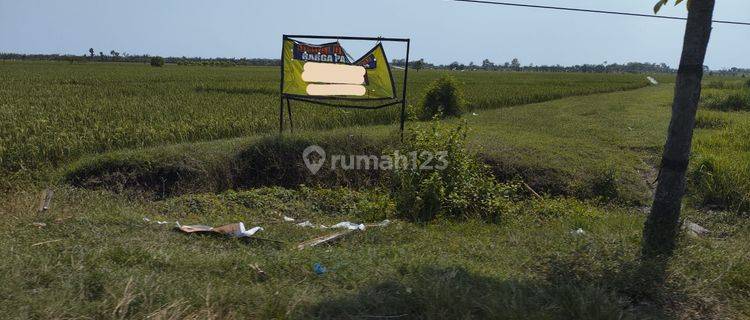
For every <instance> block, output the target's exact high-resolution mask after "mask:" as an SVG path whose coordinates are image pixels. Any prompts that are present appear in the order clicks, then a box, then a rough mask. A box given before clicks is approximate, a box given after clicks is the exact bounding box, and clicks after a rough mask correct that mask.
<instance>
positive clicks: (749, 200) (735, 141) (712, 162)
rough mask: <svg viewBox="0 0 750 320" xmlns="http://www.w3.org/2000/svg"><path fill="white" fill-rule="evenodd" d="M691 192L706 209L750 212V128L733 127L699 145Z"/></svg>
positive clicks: (701, 141)
mask: <svg viewBox="0 0 750 320" xmlns="http://www.w3.org/2000/svg"><path fill="white" fill-rule="evenodd" d="M694 150H695V151H694V154H695V156H694V158H693V159H692V160H691V166H690V171H689V175H688V182H689V190H690V192H691V194H692V195H694V196H695V197H696V200H698V202H699V203H700V204H702V205H707V206H717V207H720V208H722V209H727V210H732V211H735V212H748V211H750V124H748V123H746V122H740V123H736V124H732V125H729V126H727V127H725V128H723V129H721V130H720V131H718V132H717V133H715V134H711V135H710V136H707V137H704V138H702V139H700V140H698V141H697V143H696V145H695V147H694Z"/></svg>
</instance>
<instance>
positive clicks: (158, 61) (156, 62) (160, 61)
mask: <svg viewBox="0 0 750 320" xmlns="http://www.w3.org/2000/svg"><path fill="white" fill-rule="evenodd" d="M151 66H152V67H163V66H164V58H162V57H151Z"/></svg>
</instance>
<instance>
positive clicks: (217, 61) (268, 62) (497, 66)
mask: <svg viewBox="0 0 750 320" xmlns="http://www.w3.org/2000/svg"><path fill="white" fill-rule="evenodd" d="M152 57H153V56H151V55H147V54H129V53H127V52H122V53H120V52H118V51H115V50H110V51H109V54H106V53H105V52H103V51H98V52H97V51H96V50H94V48H89V49H88V51H87V53H86V54H83V55H70V54H21V53H2V52H0V60H52V61H70V62H71V63H84V62H133V63H147V64H148V63H151V58H152ZM164 62H165V63H168V64H176V65H182V66H216V67H232V66H279V65H281V60H279V59H257V58H256V59H249V58H202V57H184V56H183V57H164ZM391 65H393V66H396V67H400V68H403V67H405V66H406V60H405V59H394V60H393V61H392V63H391ZM409 68H410V69H413V70H417V71H418V70H421V69H438V70H458V71H462V70H485V71H525V72H586V73H676V72H677V69H673V68H672V67H670V66H668V65H667V64H665V63H660V64H656V63H643V62H628V63H625V64H618V63H612V64H610V63H607V62H606V61H605V62H604V63H602V64H583V65H575V66H561V65H553V66H549V65H534V64H529V65H526V66H524V65H521V62H520V61H519V60H518V59H517V58H514V59H513V60H511V61H509V62H505V63H494V62H492V61H490V60H489V59H484V61H482V64H481V65H477V64H474V62H469V64H468V65H466V64H463V63H460V62H458V61H456V62H452V63H450V64H433V63H430V62H427V61H425V60H424V59H419V60H414V61H409ZM704 71H706V72H707V73H708V74H719V75H735V76H737V75H750V69H742V68H730V69H721V70H711V69H709V68H708V67H707V66H706V67H704Z"/></svg>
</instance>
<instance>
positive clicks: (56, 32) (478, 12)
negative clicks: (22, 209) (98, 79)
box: [0, 0, 750, 68]
mask: <svg viewBox="0 0 750 320" xmlns="http://www.w3.org/2000/svg"><path fill="white" fill-rule="evenodd" d="M508 1H511V0H508ZM516 2H519V3H532V4H542V5H561V6H571V7H580V8H593V9H602V10H618V11H628V12H636V13H650V11H651V8H652V7H653V4H654V3H655V2H656V0H620V1H611V0H608V1H603V0H516ZM661 14H664V15H680V16H685V15H686V11H685V7H684V5H681V6H680V7H677V8H675V7H672V6H669V7H666V8H665V9H663V10H662V12H661ZM715 19H722V20H740V21H750V1H748V0H717V7H716V13H715ZM683 31H684V22H682V21H669V20H660V19H646V18H634V17H619V16H608V15H596V14H587V13H566V12H559V11H547V10H538V9H526V8H510V7H501V6H489V5H476V4H467V3H457V2H450V1H444V0H370V1H357V0H354V1H330V0H302V1H289V0H244V1H240V0H231V1H230V0H216V1H205V0H131V1H108V0H67V1H53V0H48V1H40V0H0V51H1V52H22V53H73V54H84V53H86V51H88V48H89V47H93V48H94V49H95V50H96V51H97V52H98V51H103V52H105V53H108V52H109V51H110V50H113V49H114V50H116V51H119V52H128V53H139V54H152V55H163V56H203V57H256V58H275V57H277V56H279V51H280V46H281V35H282V34H284V33H287V34H324V35H332V34H333V35H358V36H379V35H381V36H390V37H409V38H411V39H412V42H413V43H412V57H413V58H420V57H421V58H425V59H426V60H428V61H431V62H437V63H450V62H452V61H460V62H464V63H468V62H469V61H474V62H475V63H481V61H482V60H483V59H485V58H489V59H490V60H492V61H495V62H505V61H509V60H511V59H512V58H514V57H518V58H519V59H520V60H521V62H522V63H523V64H524V65H526V64H528V63H534V64H562V65H571V64H581V63H602V62H604V61H608V62H610V63H614V62H628V61H644V62H645V61H647V62H656V63H661V62H664V63H667V64H669V65H671V66H676V65H677V64H678V61H679V54H680V49H681V45H682V33H683ZM346 44H347V43H345V45H346ZM366 45H372V43H369V44H366ZM387 49H388V51H389V58H398V57H400V56H403V54H402V53H401V52H400V51H399V50H397V49H398V48H396V47H388V48H387ZM361 50H364V47H353V48H352V49H351V50H350V53H351V54H352V55H353V56H356V55H357V54H358V53H359V52H360V51H361ZM706 63H707V64H708V65H709V66H710V67H712V68H722V67H731V66H740V67H750V27H747V26H744V27H743V26H732V25H718V24H717V25H714V33H713V37H712V40H711V45H710V48H709V53H708V58H707V62H706Z"/></svg>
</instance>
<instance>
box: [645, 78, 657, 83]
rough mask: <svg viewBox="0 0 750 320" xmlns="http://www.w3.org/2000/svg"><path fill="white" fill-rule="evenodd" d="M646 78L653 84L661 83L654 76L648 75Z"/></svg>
mask: <svg viewBox="0 0 750 320" xmlns="http://www.w3.org/2000/svg"><path fill="white" fill-rule="evenodd" d="M646 79H648V81H649V82H651V84H652V85H658V84H659V81H656V79H654V78H653V77H646Z"/></svg>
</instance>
